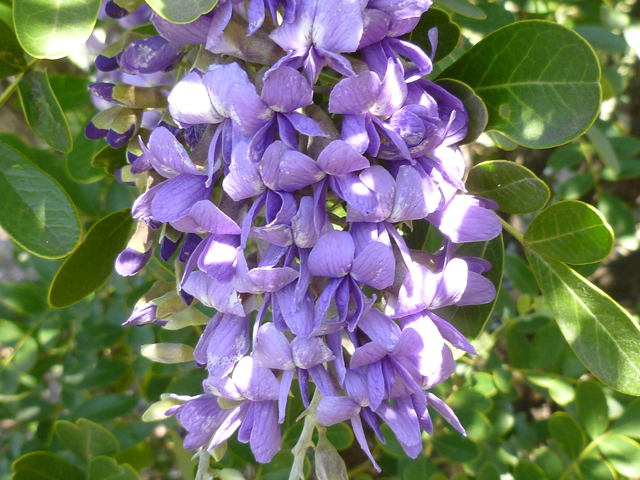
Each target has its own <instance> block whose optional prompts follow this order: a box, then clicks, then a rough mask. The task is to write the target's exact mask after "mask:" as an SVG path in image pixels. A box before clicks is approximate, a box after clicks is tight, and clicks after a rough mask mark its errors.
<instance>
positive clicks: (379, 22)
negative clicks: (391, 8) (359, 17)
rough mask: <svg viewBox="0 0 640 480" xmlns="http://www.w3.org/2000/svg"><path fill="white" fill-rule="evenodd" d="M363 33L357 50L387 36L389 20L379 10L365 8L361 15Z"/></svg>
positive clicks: (387, 16)
mask: <svg viewBox="0 0 640 480" xmlns="http://www.w3.org/2000/svg"><path fill="white" fill-rule="evenodd" d="M363 20H364V32H363V33H362V38H361V39H360V43H359V44H358V50H360V49H362V48H364V47H368V46H369V45H373V44H374V43H378V42H379V41H381V40H382V39H384V38H385V37H386V36H387V32H389V23H390V21H391V18H390V17H389V15H387V14H386V13H384V12H382V11H380V10H374V9H371V8H367V9H366V10H365V11H364V14H363Z"/></svg>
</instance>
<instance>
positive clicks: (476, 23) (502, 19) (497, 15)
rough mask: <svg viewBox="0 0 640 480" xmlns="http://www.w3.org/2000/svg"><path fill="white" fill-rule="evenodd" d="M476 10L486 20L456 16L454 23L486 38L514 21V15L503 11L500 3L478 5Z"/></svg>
mask: <svg viewBox="0 0 640 480" xmlns="http://www.w3.org/2000/svg"><path fill="white" fill-rule="evenodd" d="M478 8H479V9H480V10H482V11H483V12H484V13H485V15H486V18H484V19H476V18H469V17H463V16H460V15H456V16H455V17H454V19H453V20H454V22H456V23H457V24H458V25H460V26H461V27H462V28H466V29H467V30H471V31H472V32H476V33H479V34H481V35H483V36H487V35H489V34H490V33H491V32H494V31H496V30H498V29H499V28H502V27H504V26H505V25H509V24H510V23H513V22H515V21H516V17H515V15H514V14H513V13H511V12H510V11H509V10H507V9H505V8H504V4H502V3H480V4H479V5H478Z"/></svg>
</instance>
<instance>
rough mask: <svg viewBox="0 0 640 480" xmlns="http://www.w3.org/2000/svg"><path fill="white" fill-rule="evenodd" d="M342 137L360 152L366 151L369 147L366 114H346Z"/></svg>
mask: <svg viewBox="0 0 640 480" xmlns="http://www.w3.org/2000/svg"><path fill="white" fill-rule="evenodd" d="M340 139H341V140H344V141H345V142H347V143H348V144H349V145H351V146H352V147H353V148H355V149H356V151H357V152H358V153H364V152H366V151H367V148H368V147H369V134H368V133H367V127H366V117H365V116H364V115H344V116H343V117H342V130H341V132H340Z"/></svg>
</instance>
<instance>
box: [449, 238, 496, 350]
mask: <svg viewBox="0 0 640 480" xmlns="http://www.w3.org/2000/svg"><path fill="white" fill-rule="evenodd" d="M456 252H457V255H459V256H463V257H464V256H466V257H479V258H484V259H485V260H488V261H489V262H490V263H491V270H489V271H488V272H486V273H485V274H484V275H485V277H487V278H488V279H489V280H490V281H491V283H493V285H494V287H495V288H496V292H497V291H498V290H499V289H500V284H501V283H502V270H503V263H504V243H502V234H501V235H499V236H497V237H496V238H494V239H493V240H490V241H488V242H475V243H464V244H462V245H461V246H460V247H459V248H458V249H457V250H456ZM496 301H497V295H496V298H495V299H494V300H493V301H492V302H490V303H486V304H484V305H469V306H463V307H457V306H452V307H444V308H441V309H439V310H437V311H436V313H437V314H438V315H440V316H441V317H442V318H444V319H445V320H447V321H448V322H450V323H452V324H453V326H455V327H456V328H457V329H458V330H459V331H460V332H461V333H462V334H463V335H464V336H466V337H467V338H471V339H474V338H476V337H477V336H478V335H480V334H481V333H482V330H483V329H484V326H485V325H486V323H487V321H488V320H489V317H490V316H491V312H493V307H494V306H495V304H496Z"/></svg>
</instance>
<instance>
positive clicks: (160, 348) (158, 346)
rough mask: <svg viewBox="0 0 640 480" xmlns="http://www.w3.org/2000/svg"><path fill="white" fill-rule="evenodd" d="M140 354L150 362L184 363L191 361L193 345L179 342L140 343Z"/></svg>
mask: <svg viewBox="0 0 640 480" xmlns="http://www.w3.org/2000/svg"><path fill="white" fill-rule="evenodd" d="M140 354H141V355H142V356H143V357H146V358H148V359H149V360H151V361H152V362H159V363H184V362H192V361H193V347H191V346H189V345H183V344H181V343H152V344H150V345H142V347H140Z"/></svg>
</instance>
